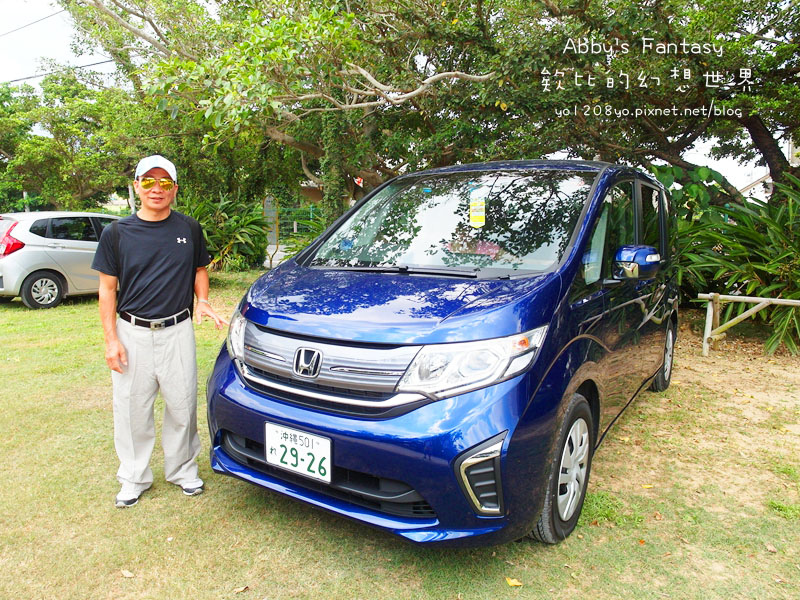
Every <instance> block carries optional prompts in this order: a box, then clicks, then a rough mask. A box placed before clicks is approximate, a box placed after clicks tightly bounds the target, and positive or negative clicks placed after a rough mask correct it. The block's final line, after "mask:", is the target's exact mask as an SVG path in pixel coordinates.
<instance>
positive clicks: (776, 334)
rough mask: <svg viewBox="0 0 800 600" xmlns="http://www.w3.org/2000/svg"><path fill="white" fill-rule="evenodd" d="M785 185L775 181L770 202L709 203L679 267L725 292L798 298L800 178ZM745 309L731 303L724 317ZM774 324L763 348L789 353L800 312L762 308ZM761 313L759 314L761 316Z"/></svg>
mask: <svg viewBox="0 0 800 600" xmlns="http://www.w3.org/2000/svg"><path fill="white" fill-rule="evenodd" d="M788 178H789V180H790V184H789V185H781V184H776V186H777V187H778V190H779V196H778V197H777V198H776V199H775V201H773V203H771V204H770V203H766V202H762V201H758V200H750V201H748V203H747V204H746V205H730V206H724V207H711V208H710V209H709V211H708V213H707V221H706V222H705V223H702V224H700V225H698V226H696V227H694V228H692V229H691V230H690V231H689V232H688V233H687V236H686V238H685V239H684V240H682V243H684V244H686V246H687V247H688V248H689V250H688V251H686V252H684V253H683V259H684V266H685V268H686V270H687V271H689V272H690V273H691V274H692V276H694V277H695V278H697V280H698V281H699V282H701V283H703V284H706V285H707V286H708V285H710V284H711V282H710V281H709V280H717V281H718V282H722V283H723V285H724V288H725V292H726V293H727V294H741V295H744V296H760V297H766V298H784V299H789V300H800V180H798V179H797V178H795V177H792V176H791V175H788ZM748 308H750V306H748V305H746V304H744V303H738V302H737V303H735V304H730V305H729V306H728V307H727V309H726V311H727V312H726V315H725V318H726V319H727V318H730V316H731V314H732V313H733V312H736V313H737V314H740V313H742V312H744V311H745V310H747V309H748ZM766 310H768V311H769V312H767V313H766V315H767V316H766V317H763V318H767V320H768V321H769V323H770V325H771V326H772V328H773V332H772V335H770V337H769V338H768V339H767V341H766V348H765V349H766V351H767V352H768V353H770V354H771V353H773V352H775V350H776V349H777V348H778V347H779V346H780V345H781V344H783V345H785V346H786V348H787V349H788V350H789V351H790V352H791V353H792V354H796V353H797V352H798V344H799V343H800V317H799V315H800V313H799V312H798V309H797V308H794V307H791V306H776V307H773V308H772V309H765V311H766ZM765 311H761V312H760V313H758V315H764V313H765Z"/></svg>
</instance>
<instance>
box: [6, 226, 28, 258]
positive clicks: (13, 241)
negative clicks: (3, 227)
mask: <svg viewBox="0 0 800 600" xmlns="http://www.w3.org/2000/svg"><path fill="white" fill-rule="evenodd" d="M16 226H17V224H16V223H12V224H11V227H9V228H8V231H6V234H5V235H4V236H3V239H0V257H3V256H8V255H9V254H11V253H12V252H16V251H17V250H19V249H20V248H22V247H24V246H25V244H23V243H22V242H20V241H19V240H18V239H17V238H15V237H12V235H11V232H12V231H13V230H14V227H16Z"/></svg>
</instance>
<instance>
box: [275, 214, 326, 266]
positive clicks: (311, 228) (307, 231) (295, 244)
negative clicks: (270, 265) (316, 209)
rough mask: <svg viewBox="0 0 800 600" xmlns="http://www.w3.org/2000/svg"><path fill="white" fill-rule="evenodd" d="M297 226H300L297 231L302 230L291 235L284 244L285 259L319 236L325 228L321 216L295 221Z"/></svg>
mask: <svg viewBox="0 0 800 600" xmlns="http://www.w3.org/2000/svg"><path fill="white" fill-rule="evenodd" d="M297 224H298V225H299V226H300V227H299V228H298V229H302V231H298V232H297V233H295V234H292V236H291V237H290V238H289V239H288V241H287V242H286V249H285V252H286V258H287V259H289V258H292V257H293V256H295V255H296V254H297V253H299V252H300V251H301V250H302V249H303V248H305V247H306V246H308V245H309V244H310V243H311V242H313V241H314V240H315V239H317V238H318V237H319V236H321V235H322V234H323V232H324V231H325V229H326V227H327V226H326V224H325V219H324V217H323V216H322V215H320V216H319V217H317V218H313V219H303V220H300V221H297Z"/></svg>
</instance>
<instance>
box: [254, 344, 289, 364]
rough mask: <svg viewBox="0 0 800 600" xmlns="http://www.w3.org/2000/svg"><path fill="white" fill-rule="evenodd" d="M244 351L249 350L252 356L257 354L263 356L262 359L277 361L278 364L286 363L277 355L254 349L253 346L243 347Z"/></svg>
mask: <svg viewBox="0 0 800 600" xmlns="http://www.w3.org/2000/svg"><path fill="white" fill-rule="evenodd" d="M244 348H245V350H249V351H250V352H252V353H254V354H258V355H259V356H263V357H264V358H268V359H270V360H277V361H278V362H286V360H285V359H284V358H283V357H282V356H279V355H277V354H273V353H272V352H267V351H265V350H261V349H260V348H255V347H253V346H245V347H244Z"/></svg>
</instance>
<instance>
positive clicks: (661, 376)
mask: <svg viewBox="0 0 800 600" xmlns="http://www.w3.org/2000/svg"><path fill="white" fill-rule="evenodd" d="M674 356H675V325H673V324H672V323H670V326H669V327H668V328H667V337H666V339H665V340H664V363H663V364H662V365H661V368H660V369H659V370H658V373H656V376H655V378H654V379H653V382H652V383H651V384H650V389H651V390H652V391H654V392H663V391H664V390H666V389H667V388H668V387H669V382H670V380H671V379H672V362H673V359H674Z"/></svg>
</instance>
